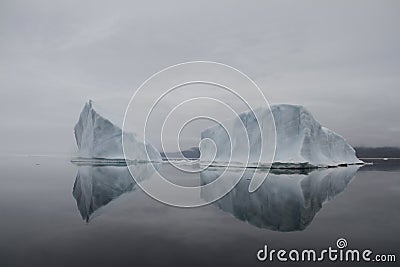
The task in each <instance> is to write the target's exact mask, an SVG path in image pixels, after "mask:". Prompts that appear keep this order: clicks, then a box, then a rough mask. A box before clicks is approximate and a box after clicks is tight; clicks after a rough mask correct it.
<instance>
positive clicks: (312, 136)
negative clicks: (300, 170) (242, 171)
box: [200, 104, 362, 168]
mask: <svg viewBox="0 0 400 267" xmlns="http://www.w3.org/2000/svg"><path fill="white" fill-rule="evenodd" d="M271 111H272V115H273V118H272V116H271V112H269V110H268V109H267V108H258V109H256V110H254V113H256V114H257V118H258V119H259V121H258V122H257V120H256V119H255V118H256V117H255V115H254V113H253V112H250V111H247V112H244V113H242V114H240V115H239V118H240V120H241V122H243V124H244V125H245V128H246V131H247V132H248V134H249V145H250V154H249V161H248V163H249V165H250V166H251V165H256V164H257V163H258V162H260V163H261V164H264V163H265V164H269V163H271V162H267V161H270V159H271V158H272V156H271V153H272V150H271V149H269V150H271V151H263V153H264V154H263V156H262V157H261V159H260V161H258V159H259V158H260V147H261V141H262V142H264V144H267V147H270V148H271V147H272V146H271V142H273V140H274V129H273V127H268V125H271V123H273V121H272V120H274V121H275V127H276V151H275V158H274V160H273V167H274V166H275V167H284V168H290V167H299V166H300V167H311V166H312V167H327V166H339V165H345V164H359V163H362V161H360V160H359V159H358V158H357V157H356V155H355V150H354V149H353V148H352V147H351V146H350V145H349V144H348V143H347V142H346V140H345V139H344V138H343V137H342V136H340V135H338V134H336V133H334V132H333V131H331V130H329V129H327V128H325V127H322V126H321V125H320V124H319V123H318V122H317V121H316V120H315V119H314V117H313V116H312V115H311V113H310V112H309V111H307V110H306V109H305V108H304V107H302V106H298V105H288V104H280V105H272V106H271ZM238 121H239V119H238V118H235V119H232V120H230V121H227V122H223V125H224V126H226V127H227V128H233V129H235V127H239V123H238ZM239 122H240V121H239ZM258 125H260V127H259V126H258ZM260 128H261V129H262V130H261V131H262V135H261V132H260V130H259V129H260ZM232 132H233V134H231V136H230V138H231V141H230V140H229V138H228V136H227V133H226V131H225V130H224V129H223V127H222V126H220V125H216V126H213V127H211V128H208V129H206V130H204V131H203V132H202V134H201V139H206V138H210V139H212V140H213V141H214V142H215V145H216V149H217V152H216V157H215V159H214V164H215V165H224V163H226V162H228V161H229V157H230V155H231V153H230V151H231V148H232V159H231V161H232V162H235V163H242V164H246V161H244V160H243V153H242V154H240V150H242V148H241V146H242V145H243V142H242V141H239V140H242V139H243V137H241V136H238V134H235V133H236V132H239V131H235V130H233V131H232ZM246 138H247V137H246ZM231 146H232V147H231ZM200 152H201V156H200V161H201V162H209V161H212V158H213V156H214V154H215V150H214V149H213V147H212V146H211V145H210V144H209V143H208V142H201V144H200ZM235 152H236V153H235ZM238 155H239V156H238ZM246 159H247V154H246ZM267 159H268V160H267Z"/></svg>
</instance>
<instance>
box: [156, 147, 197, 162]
mask: <svg viewBox="0 0 400 267" xmlns="http://www.w3.org/2000/svg"><path fill="white" fill-rule="evenodd" d="M181 152H182V155H183V156H184V157H185V158H187V159H198V158H200V150H199V148H198V147H192V148H189V149H188V150H183V151H181ZM160 154H161V157H162V158H166V155H168V157H169V158H173V159H175V158H182V156H181V155H180V154H179V152H166V153H165V152H161V153H160Z"/></svg>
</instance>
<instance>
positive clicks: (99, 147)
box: [74, 100, 161, 162]
mask: <svg viewBox="0 0 400 267" xmlns="http://www.w3.org/2000/svg"><path fill="white" fill-rule="evenodd" d="M108 116H109V115H108ZM116 122H117V121H116V120H114V121H111V120H110V119H109V118H106V117H105V112H101V111H100V112H99V108H98V107H96V108H95V107H94V103H93V101H91V100H89V101H88V102H87V103H86V104H85V106H84V107H83V110H82V112H81V114H80V116H79V120H78V122H77V123H76V125H75V128H74V132H75V139H76V144H77V145H78V149H79V152H78V155H79V158H80V159H110V160H121V161H124V160H125V159H124V153H123V147H122V135H123V136H124V140H125V142H127V143H129V144H130V145H131V146H132V147H134V148H135V149H134V152H133V153H132V154H133V156H131V157H133V158H129V159H127V160H130V161H155V162H159V161H161V155H160V153H159V152H158V151H157V149H156V148H154V147H153V146H152V145H151V144H150V143H148V142H145V141H143V140H141V139H140V138H139V137H138V136H137V135H136V134H135V133H126V132H124V133H123V132H122V127H121V126H120V125H117V124H116ZM146 150H147V153H148V156H149V157H147V154H146Z"/></svg>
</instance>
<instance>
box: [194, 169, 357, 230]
mask: <svg viewBox="0 0 400 267" xmlns="http://www.w3.org/2000/svg"><path fill="white" fill-rule="evenodd" d="M358 168H360V166H349V167H340V168H328V169H315V170H312V171H310V172H308V173H307V172H306V171H305V170H298V171H295V170H291V171H289V172H286V171H285V170H274V169H271V172H270V173H269V174H268V177H267V179H266V180H265V181H264V183H263V184H262V185H261V186H260V188H259V189H258V190H257V191H255V192H253V193H249V191H248V187H249V183H250V177H251V176H252V173H253V172H254V169H247V170H246V171H245V173H244V175H243V177H242V179H241V180H240V181H239V183H238V184H237V185H236V186H235V188H234V189H233V190H232V191H230V192H229V193H228V194H227V195H225V196H224V197H223V198H221V199H220V200H218V201H216V202H214V205H216V206H217V207H219V208H220V209H221V210H223V211H226V212H229V213H231V214H232V215H233V216H234V217H236V218H237V219H239V220H242V221H245V222H248V223H249V224H251V225H254V226H256V227H259V228H266V229H270V230H274V231H282V232H286V231H299V230H304V229H305V228H307V226H308V225H309V224H310V223H311V221H312V220H313V218H314V216H315V215H316V214H317V212H318V211H319V210H320V209H321V207H322V204H323V203H324V202H327V201H330V200H331V199H333V198H334V197H335V196H336V195H338V194H339V193H341V192H342V191H343V190H345V188H346V186H347V185H348V183H349V182H350V181H351V179H352V178H353V177H354V175H355V174H356V172H357V170H358ZM223 171H224V169H223V168H209V169H208V170H206V171H203V172H202V173H201V182H202V184H205V183H209V182H212V181H213V180H214V179H216V178H217V177H218V176H219V175H220V174H221V173H222V172H223ZM226 171H227V174H228V175H229V174H231V175H235V170H234V169H227V170H226ZM202 197H204V198H207V196H206V195H204V194H203V195H202Z"/></svg>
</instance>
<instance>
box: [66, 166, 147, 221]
mask: <svg viewBox="0 0 400 267" xmlns="http://www.w3.org/2000/svg"><path fill="white" fill-rule="evenodd" d="M132 169H133V175H135V177H139V179H140V180H143V179H146V178H147V177H150V176H151V175H152V174H153V173H154V169H153V167H152V166H151V164H144V163H143V164H136V166H135V168H132ZM136 188H137V185H136V183H135V181H134V179H133V178H132V176H131V174H130V173H129V169H128V167H127V166H126V165H125V166H124V165H119V166H109V165H80V166H79V167H78V174H77V175H76V179H75V183H74V188H73V192H72V194H73V196H74V198H75V199H76V203H77V206H78V209H79V212H80V213H81V216H82V219H84V220H85V221H86V222H88V221H89V220H90V219H91V218H92V217H93V216H94V213H95V211H96V210H98V209H99V208H101V207H103V206H105V205H107V204H108V203H109V202H110V201H112V200H114V199H116V198H118V197H119V196H120V195H122V194H123V193H126V192H130V191H133V190H135V189H136Z"/></svg>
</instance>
